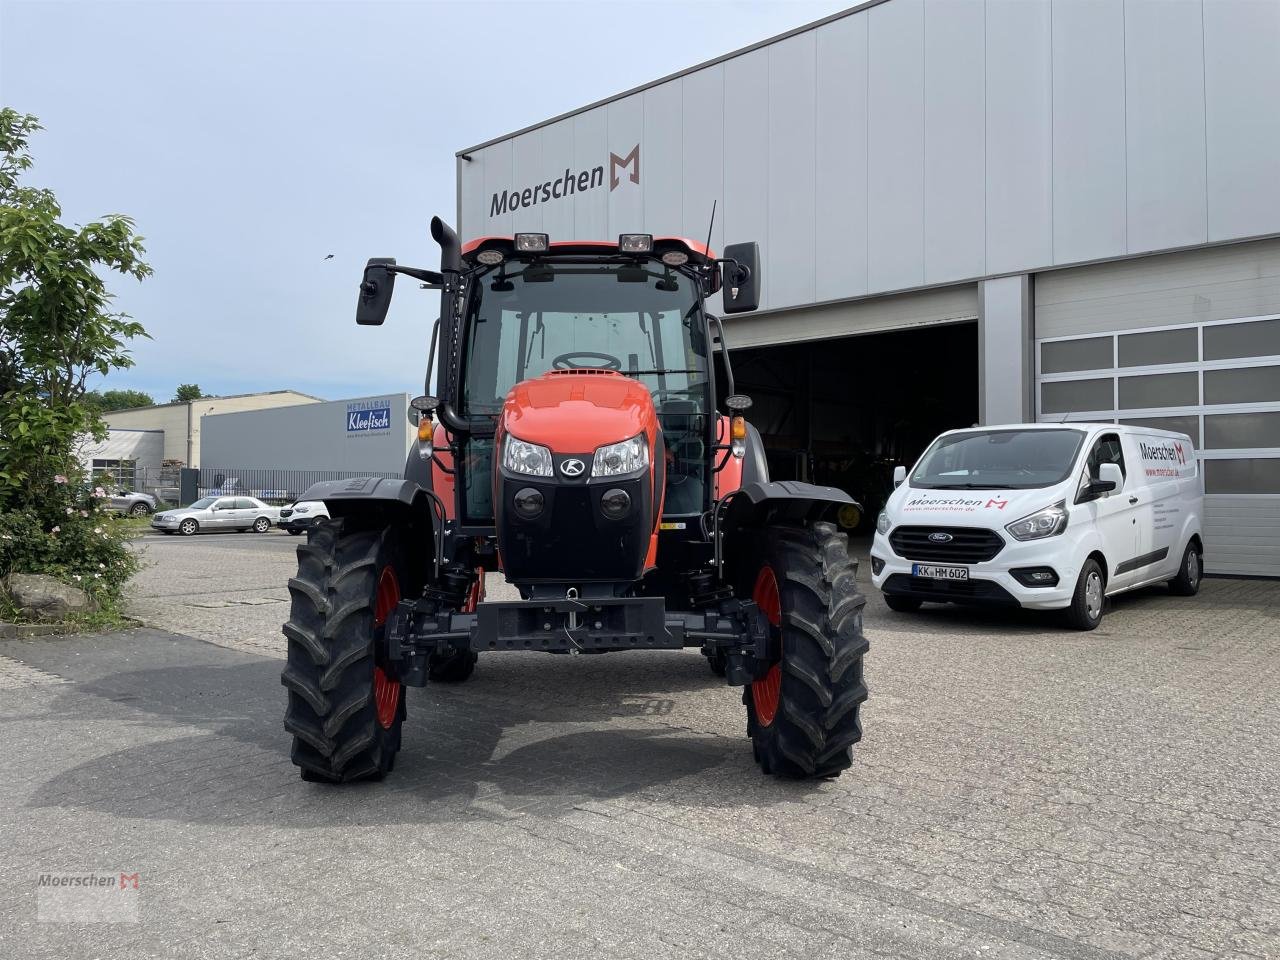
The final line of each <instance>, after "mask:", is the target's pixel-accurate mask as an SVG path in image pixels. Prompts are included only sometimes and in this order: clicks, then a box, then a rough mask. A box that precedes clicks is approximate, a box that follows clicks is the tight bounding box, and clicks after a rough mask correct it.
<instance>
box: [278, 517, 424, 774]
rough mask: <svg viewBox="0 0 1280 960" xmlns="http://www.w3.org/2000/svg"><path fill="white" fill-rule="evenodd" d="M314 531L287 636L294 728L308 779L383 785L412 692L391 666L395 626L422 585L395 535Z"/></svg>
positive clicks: (294, 585)
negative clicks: (388, 648)
mask: <svg viewBox="0 0 1280 960" xmlns="http://www.w3.org/2000/svg"><path fill="white" fill-rule="evenodd" d="M349 522H350V521H344V520H325V521H321V522H319V523H317V524H316V525H315V526H313V527H312V528H311V529H310V531H309V535H308V537H307V542H306V543H301V544H298V575H297V576H296V577H294V578H293V579H292V580H290V581H289V593H290V594H291V596H292V603H291V606H290V609H289V621H288V623H286V624H285V625H284V634H285V636H286V637H288V639H289V653H288V663H287V665H286V666H285V669H284V672H283V673H282V674H281V677H280V681H281V683H283V684H284V685H285V686H286V687H287V688H288V689H289V706H288V709H287V710H286V712H285V717H284V726H285V729H286V730H287V731H289V732H290V733H291V734H293V750H292V752H291V755H290V756H291V758H292V760H293V762H294V764H295V765H296V766H298V767H299V768H300V769H301V772H302V778H303V779H304V780H311V781H319V782H325V783H345V782H350V781H355V780H380V779H382V777H383V776H385V775H386V774H387V773H388V772H389V771H390V770H391V768H392V767H393V765H394V763H395V755H396V752H397V751H398V750H399V749H400V732H401V726H402V724H403V722H404V718H405V697H404V687H403V686H402V685H401V683H400V682H399V680H397V679H396V678H395V677H394V675H392V674H391V673H390V672H389V670H388V669H387V667H386V662H385V659H384V658H385V639H384V638H385V629H386V620H387V617H388V616H389V614H390V613H391V611H392V610H394V609H395V606H396V604H397V603H399V601H400V598H401V597H402V596H413V595H414V594H413V592H412V591H414V590H415V589H417V588H418V587H419V586H420V585H419V584H418V583H417V582H416V581H415V579H414V577H413V575H412V573H411V571H410V569H409V565H408V564H407V563H406V562H405V560H404V559H403V551H402V549H401V547H400V543H399V538H398V537H397V536H396V533H395V530H394V528H390V527H389V528H387V529H385V530H368V529H364V530H361V529H355V530H351V532H347V530H346V529H344V523H349Z"/></svg>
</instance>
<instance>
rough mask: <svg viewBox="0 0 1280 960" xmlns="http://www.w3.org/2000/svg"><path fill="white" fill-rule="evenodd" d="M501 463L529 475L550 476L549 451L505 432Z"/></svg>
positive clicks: (516, 471)
mask: <svg viewBox="0 0 1280 960" xmlns="http://www.w3.org/2000/svg"><path fill="white" fill-rule="evenodd" d="M502 465H503V466H504V467H506V468H507V469H508V470H510V471H511V472H512V473H523V474H524V475H525V476H529V477H549V476H551V451H550V450H548V449H547V448H546V447H540V446H538V444H536V443H529V442H528V441H525V440H521V439H519V438H518V437H513V436H511V435H510V434H507V438H506V439H505V440H504V441H503V442H502Z"/></svg>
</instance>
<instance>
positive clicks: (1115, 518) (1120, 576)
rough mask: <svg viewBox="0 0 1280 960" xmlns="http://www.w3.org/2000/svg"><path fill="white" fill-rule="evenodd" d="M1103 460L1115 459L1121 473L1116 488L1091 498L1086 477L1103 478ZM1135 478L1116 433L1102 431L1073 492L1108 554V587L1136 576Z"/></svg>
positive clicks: (1136, 507)
mask: <svg viewBox="0 0 1280 960" xmlns="http://www.w3.org/2000/svg"><path fill="white" fill-rule="evenodd" d="M1104 463H1114V464H1116V465H1117V466H1119V467H1120V472H1121V474H1123V475H1124V484H1123V486H1121V487H1120V489H1119V490H1112V491H1110V492H1108V493H1103V494H1100V495H1098V496H1097V497H1096V498H1093V499H1090V495H1089V493H1088V488H1089V481H1090V480H1100V479H1102V477H1101V475H1100V472H1101V467H1102V465H1103V464H1104ZM1136 487H1137V482H1136V480H1135V478H1133V477H1131V476H1130V475H1129V471H1128V470H1127V469H1126V465H1125V458H1124V448H1123V446H1122V445H1121V443H1120V435H1119V434H1118V433H1104V434H1101V435H1099V436H1098V438H1097V439H1096V440H1094V443H1093V447H1092V448H1091V449H1090V450H1089V456H1088V457H1087V458H1086V460H1085V470H1084V474H1083V476H1081V478H1080V488H1079V492H1078V493H1077V495H1076V502H1077V504H1079V503H1081V502H1082V501H1083V502H1084V510H1085V512H1086V514H1087V515H1088V516H1089V517H1090V518H1091V519H1092V521H1093V525H1094V528H1095V529H1096V530H1097V532H1098V536H1099V538H1100V539H1101V540H1102V553H1103V555H1104V556H1105V557H1106V558H1107V591H1108V592H1111V591H1112V590H1115V589H1119V588H1122V587H1124V586H1126V585H1128V584H1130V583H1133V582H1134V580H1135V579H1136V577H1135V575H1134V572H1133V571H1134V566H1133V561H1134V558H1135V557H1137V555H1138V527H1139V523H1138V507H1139V503H1140V500H1139V497H1138V496H1137V493H1136Z"/></svg>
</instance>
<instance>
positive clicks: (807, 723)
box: [282, 218, 867, 783]
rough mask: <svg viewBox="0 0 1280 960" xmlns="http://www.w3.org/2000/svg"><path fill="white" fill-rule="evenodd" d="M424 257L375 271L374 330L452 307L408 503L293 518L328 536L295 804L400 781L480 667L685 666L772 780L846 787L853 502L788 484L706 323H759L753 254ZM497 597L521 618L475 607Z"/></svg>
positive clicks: (444, 242)
mask: <svg viewBox="0 0 1280 960" xmlns="http://www.w3.org/2000/svg"><path fill="white" fill-rule="evenodd" d="M431 232H432V236H433V238H434V239H435V241H436V242H437V243H438V244H439V246H440V249H441V263H440V269H439V270H438V271H436V270H424V269H420V268H414V267H404V266H398V265H397V264H396V263H395V261H394V260H389V259H374V260H370V261H369V264H368V266H367V267H366V268H365V273H364V278H363V281H362V283H361V286H360V297H359V302H358V305H357V313H356V322H357V323H360V324H381V323H382V322H383V320H384V319H385V317H386V313H387V308H388V305H389V303H390V300H391V295H392V289H393V285H394V280H395V277H396V275H397V274H399V275H404V276H408V277H411V278H413V279H414V280H416V281H419V282H421V283H422V284H424V285H425V286H427V287H429V288H432V289H439V290H440V291H441V296H440V303H441V316H440V319H439V321H438V323H437V324H436V328H435V332H434V333H433V335H432V340H431V347H430V348H429V353H428V356H429V360H428V369H427V377H426V393H427V394H434V395H426V396H421V397H418V398H416V399H415V400H413V401H412V403H411V411H410V415H411V419H413V420H414V421H415V422H416V423H417V428H418V432H417V441H416V444H415V445H414V449H412V450H411V451H410V454H409V460H408V464H407V466H406V469H405V475H404V478H403V479H400V480H388V479H380V478H369V479H357V480H341V481H332V482H326V483H319V484H316V485H315V486H313V487H312V488H311V489H310V490H308V491H307V492H306V494H305V495H304V497H303V499H307V500H322V501H324V503H325V505H326V506H327V508H328V512H329V515H330V517H331V519H329V520H324V521H320V522H318V523H317V524H316V525H315V526H314V527H312V528H311V529H309V530H308V531H307V542H306V543H305V544H301V545H299V547H298V573H297V576H296V577H295V578H293V579H292V580H290V582H289V590H290V593H291V595H292V605H291V608H290V613H289V621H288V623H286V624H285V626H284V633H285V635H286V637H287V638H288V641H289V656H288V664H287V666H286V667H285V669H284V673H283V676H282V681H283V683H284V685H285V687H287V688H288V696H289V705H288V710H287V712H286V714H285V728H286V729H287V730H288V731H289V732H290V733H292V734H293V751H292V758H293V762H294V763H295V764H296V765H297V766H298V767H299V768H300V769H301V772H302V776H303V778H304V779H307V780H315V781H323V782H333V783H337V782H344V781H352V780H361V779H371V778H372V779H376V778H380V777H382V776H383V775H385V774H386V773H387V772H388V771H390V770H391V768H392V765H393V763H394V761H395V756H396V752H397V751H398V750H399V748H400V738H401V729H402V726H403V723H404V719H405V709H406V707H405V689H404V688H405V687H406V686H422V685H424V684H426V683H428V682H435V683H457V682H461V681H464V680H466V679H467V678H468V677H469V676H471V674H472V671H473V670H474V669H475V666H476V660H477V657H478V655H479V654H480V653H485V654H490V653H498V652H501V651H510V650H522V651H528V650H540V651H545V652H548V653H557V654H568V655H571V656H572V655H588V654H589V655H596V654H602V653H609V652H614V651H624V650H657V649H679V648H682V647H690V646H692V647H699V648H701V650H702V653H703V654H704V655H705V656H706V657H707V660H708V661H709V664H710V666H711V669H712V670H713V671H714V672H715V673H716V674H718V675H720V676H723V677H724V678H725V679H726V680H727V681H728V683H729V684H731V685H736V686H741V687H743V688H744V693H743V702H744V703H745V704H746V708H747V734H748V736H749V737H750V739H751V742H752V747H753V751H754V754H755V758H756V761H757V762H758V763H759V765H760V766H761V768H762V769H763V770H764V771H765V772H766V773H771V774H776V775H781V776H786V777H831V776H836V775H838V774H839V773H840V772H841V771H842V770H844V769H845V768H846V767H848V766H849V764H850V759H851V748H852V746H853V744H855V743H856V742H857V741H858V740H859V739H860V738H861V736H862V727H861V723H860V720H859V708H860V706H861V704H862V702H863V701H864V700H865V699H866V696H867V689H866V685H865V683H864V680H863V655H864V653H865V652H866V650H867V642H866V640H865V639H864V637H863V632H862V612H863V606H864V604H865V599H864V597H863V596H862V595H861V594H860V593H859V591H858V588H857V585H856V584H855V573H856V564H855V563H854V561H853V560H852V559H850V557H849V554H848V550H847V544H846V540H845V536H844V534H842V533H839V532H838V531H837V529H836V526H835V525H834V524H833V523H832V522H831V519H832V517H833V516H834V514H835V513H836V512H837V511H838V510H839V509H840V507H841V506H845V505H848V504H851V503H852V500H851V499H850V498H849V496H848V495H847V494H845V493H843V492H842V491H840V490H837V489H834V488H831V487H819V486H814V485H811V484H805V483H798V482H792V481H770V479H769V476H768V467H767V465H766V461H765V455H764V450H763V448H762V446H761V442H760V435H759V434H758V433H757V431H756V430H755V428H754V427H752V425H751V424H750V423H748V422H747V421H746V419H745V416H744V415H745V413H746V411H747V410H748V409H749V408H750V406H751V401H750V400H749V399H748V398H747V397H745V396H741V395H738V394H736V393H735V392H734V386H733V372H732V365H731V363H730V358H729V354H728V349H727V347H726V344H725V339H724V333H723V329H722V325H721V322H720V320H719V318H717V317H716V316H714V315H712V314H710V313H708V312H707V307H706V300H707V298H709V297H711V296H712V295H713V294H715V293H716V292H718V291H720V290H721V287H722V284H723V292H724V309H725V311H726V312H728V313H737V312H741V311H747V310H754V309H756V307H757V306H758V303H759V290H760V266H759V262H758V261H759V256H758V252H757V246H756V244H754V243H745V244H736V245H731V246H729V247H728V248H726V251H725V256H724V257H723V258H717V257H715V256H714V255H713V254H712V253H711V252H710V251H709V250H708V249H707V248H706V247H705V246H703V245H702V244H699V243H695V242H692V241H688V240H683V239H676V238H659V237H652V236H649V235H647V234H624V235H622V236H621V237H619V238H618V240H617V241H616V242H607V243H598V242H563V243H551V242H549V240H548V237H547V236H546V235H545V234H534V233H518V234H516V235H515V236H514V237H487V238H484V239H481V240H477V241H473V242H471V243H468V244H467V245H466V247H465V248H463V247H462V246H461V245H460V244H459V242H458V239H457V236H456V235H455V234H454V232H453V230H452V229H450V228H449V227H448V226H446V225H445V224H444V223H443V222H442V221H440V220H439V219H438V218H437V219H435V220H433V221H432V224H431ZM717 349H718V351H719V353H720V355H721V362H720V363H719V364H717V363H716V362H715V353H716V351H717ZM433 367H435V368H436V369H438V371H439V376H438V384H439V388H438V390H437V391H433V390H432V385H433V382H435V381H436V379H437V378H433V375H432V368H433ZM717 398H720V399H719V401H718V400H717ZM494 571H501V572H502V573H503V574H504V575H505V577H506V579H507V581H508V582H509V583H511V584H513V585H514V586H515V587H516V588H517V589H518V590H519V593H520V597H521V599H520V600H512V601H502V602H482V601H483V598H484V583H485V574H486V573H490V572H494Z"/></svg>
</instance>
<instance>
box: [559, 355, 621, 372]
mask: <svg viewBox="0 0 1280 960" xmlns="http://www.w3.org/2000/svg"><path fill="white" fill-rule="evenodd" d="M575 360H588V361H596V362H594V363H592V362H588V363H575V362H574V361H575ZM551 366H552V367H553V368H555V369H556V370H621V369H622V361H621V360H619V359H618V358H617V357H615V356H612V355H610V354H607V353H593V352H591V351H590V350H581V351H579V352H577V353H562V354H560V356H558V357H556V358H555V359H554V360H552V361H551Z"/></svg>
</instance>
